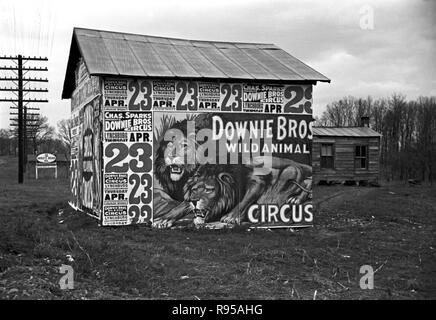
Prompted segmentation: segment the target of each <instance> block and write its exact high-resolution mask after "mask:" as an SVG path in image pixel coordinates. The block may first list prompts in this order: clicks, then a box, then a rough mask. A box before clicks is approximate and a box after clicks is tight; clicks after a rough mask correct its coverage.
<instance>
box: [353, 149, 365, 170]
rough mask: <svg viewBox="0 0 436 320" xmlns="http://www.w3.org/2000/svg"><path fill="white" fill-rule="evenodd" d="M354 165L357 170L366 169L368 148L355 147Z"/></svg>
mask: <svg viewBox="0 0 436 320" xmlns="http://www.w3.org/2000/svg"><path fill="white" fill-rule="evenodd" d="M354 165H355V168H357V169H368V147H367V146H356V152H355V156H354Z"/></svg>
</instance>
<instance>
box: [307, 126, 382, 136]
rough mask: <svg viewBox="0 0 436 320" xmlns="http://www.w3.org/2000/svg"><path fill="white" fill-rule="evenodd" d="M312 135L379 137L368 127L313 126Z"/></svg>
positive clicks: (378, 134)
mask: <svg viewBox="0 0 436 320" xmlns="http://www.w3.org/2000/svg"><path fill="white" fill-rule="evenodd" d="M313 135H314V136H319V137H362V138H371V137H381V136H382V135H381V134H380V133H378V132H377V131H375V130H373V129H371V128H369V127H313Z"/></svg>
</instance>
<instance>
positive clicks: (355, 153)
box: [312, 121, 381, 183]
mask: <svg viewBox="0 0 436 320" xmlns="http://www.w3.org/2000/svg"><path fill="white" fill-rule="evenodd" d="M380 140H381V134H380V133H378V132H376V131H374V130H373V129H371V128H370V127H369V126H368V123H367V122H366V121H363V125H362V126H361V127H314V129H313V149H312V157H313V158H312V167H313V173H314V182H315V183H319V182H320V181H326V182H332V181H341V182H343V181H355V182H378V179H379V167H380V164H379V162H380V161H379V159H380Z"/></svg>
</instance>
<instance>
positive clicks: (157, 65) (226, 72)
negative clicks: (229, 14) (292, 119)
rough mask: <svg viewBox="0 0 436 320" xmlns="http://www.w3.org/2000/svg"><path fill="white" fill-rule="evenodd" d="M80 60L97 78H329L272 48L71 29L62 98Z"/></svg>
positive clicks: (67, 95)
mask: <svg viewBox="0 0 436 320" xmlns="http://www.w3.org/2000/svg"><path fill="white" fill-rule="evenodd" d="M80 57H83V59H84V61H85V65H86V67H87V69H88V72H89V73H90V74H91V75H97V76H122V77H148V78H179V79H198V80H201V79H204V80H206V79H209V80H210V79H216V80H235V81H249V82H253V81H259V82H264V81H270V82H287V83H295V82H299V83H305V82H309V83H316V82H317V81H322V82H330V79H328V78H327V77H325V76H324V75H322V74H321V73H319V72H317V71H316V70H314V69H313V68H311V67H309V66H308V65H306V64H304V63H303V62H301V61H300V60H298V59H296V58H295V57H293V56H291V55H290V54H288V53H287V52H285V51H284V50H282V49H280V48H279V47H277V46H275V45H274V44H265V43H242V42H221V41H200V40H187V39H176V38H164V37H155V36H148V35H139V34H130V33H121V32H107V31H100V30H91V29H83V28H74V31H73V36H72V40H71V47H70V53H69V58H68V64H67V70H66V75H65V80H64V87H63V92H62V98H64V99H65V98H70V97H71V94H72V92H73V90H74V71H75V68H76V65H77V62H78V61H79V58H80Z"/></svg>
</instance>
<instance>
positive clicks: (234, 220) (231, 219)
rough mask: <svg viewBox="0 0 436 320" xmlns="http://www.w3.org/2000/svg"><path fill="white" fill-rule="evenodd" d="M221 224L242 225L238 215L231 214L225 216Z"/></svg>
mask: <svg viewBox="0 0 436 320" xmlns="http://www.w3.org/2000/svg"><path fill="white" fill-rule="evenodd" d="M220 221H221V222H224V223H228V224H240V223H241V219H240V218H239V215H238V214H233V213H229V214H226V215H225V216H223V217H222V218H221V220H220Z"/></svg>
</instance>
